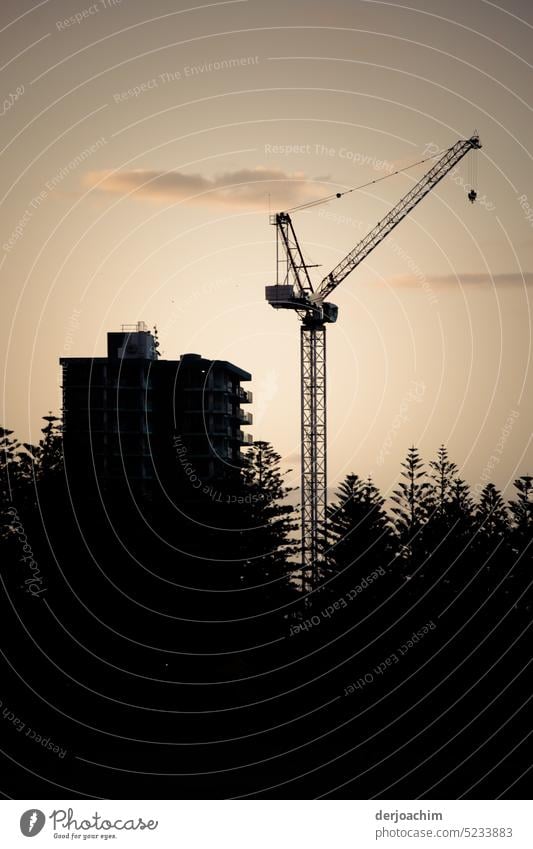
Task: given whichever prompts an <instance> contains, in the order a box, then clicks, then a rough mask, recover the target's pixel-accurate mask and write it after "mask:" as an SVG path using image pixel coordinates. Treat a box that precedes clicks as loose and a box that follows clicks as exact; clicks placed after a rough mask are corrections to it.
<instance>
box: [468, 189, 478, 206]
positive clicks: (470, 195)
mask: <svg viewBox="0 0 533 849" xmlns="http://www.w3.org/2000/svg"><path fill="white" fill-rule="evenodd" d="M476 198H477V192H476V191H474V189H470V191H469V192H468V200H469V201H470V203H474V201H475V200H476Z"/></svg>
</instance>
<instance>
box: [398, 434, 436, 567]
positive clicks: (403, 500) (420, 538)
mask: <svg viewBox="0 0 533 849" xmlns="http://www.w3.org/2000/svg"><path fill="white" fill-rule="evenodd" d="M402 469H403V471H402V474H401V477H402V480H401V481H400V483H399V484H398V486H397V488H396V489H395V490H394V492H393V494H392V501H393V502H394V504H395V506H394V507H393V508H392V512H393V514H394V517H395V526H396V533H397V535H398V540H399V543H400V546H401V549H400V554H401V557H402V558H403V559H404V560H405V563H406V569H407V573H410V572H411V571H413V570H414V569H416V568H417V566H418V565H420V563H421V562H422V560H423V558H424V553H425V539H424V528H425V525H426V523H427V521H428V518H429V516H430V515H431V512H432V510H433V509H434V505H435V498H434V490H433V488H432V486H431V484H430V482H429V481H428V480H427V474H426V469H425V466H424V463H423V461H422V460H421V458H420V455H419V453H418V450H417V448H415V447H414V446H413V447H412V448H410V449H409V450H408V452H407V457H406V459H405V461H404V462H403V463H402ZM409 577H410V574H409Z"/></svg>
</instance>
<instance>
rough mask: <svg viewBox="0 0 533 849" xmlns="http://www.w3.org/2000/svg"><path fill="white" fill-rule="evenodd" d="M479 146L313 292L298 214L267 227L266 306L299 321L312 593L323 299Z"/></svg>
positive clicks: (305, 525)
mask: <svg viewBox="0 0 533 849" xmlns="http://www.w3.org/2000/svg"><path fill="white" fill-rule="evenodd" d="M480 147H481V143H480V140H479V136H478V134H477V133H474V134H473V135H472V136H471V137H470V138H469V139H460V140H459V141H457V142H456V143H455V144H454V145H453V147H450V148H449V149H448V150H446V151H444V152H443V153H442V155H441V156H440V157H439V159H438V160H437V162H436V163H435V164H434V165H433V166H432V167H431V168H430V169H429V171H427V173H426V174H424V176H423V177H422V179H421V180H419V181H418V183H416V185H414V186H413V188H412V189H411V190H410V191H409V192H407V194H406V195H404V197H403V198H402V199H401V200H400V201H399V202H398V203H397V204H396V206H394V207H393V208H392V209H391V210H390V212H389V213H388V214H387V215H386V216H385V218H383V219H382V220H381V221H379V222H378V223H377V224H376V226H375V227H374V228H373V229H372V230H371V231H370V232H369V233H368V234H367V235H366V236H365V237H364V239H361V241H360V242H359V244H357V245H356V246H355V248H354V249H353V250H352V251H350V253H349V254H347V256H345V257H344V259H343V260H341V262H339V263H338V264H337V265H336V266H335V268H334V269H333V270H332V271H330V273H329V274H328V275H327V276H326V277H324V278H323V280H321V281H320V283H319V284H318V286H316V288H313V285H312V282H311V277H310V274H309V269H310V268H313V267H315V266H313V265H310V264H309V263H307V262H306V260H305V258H304V255H303V252H302V249H301V247H300V244H299V242H298V239H297V236H296V233H295V230H294V226H293V223H292V219H291V216H290V214H289V212H292V211H294V210H289V212H278V213H276V214H275V215H272V216H271V217H270V223H271V224H273V225H275V227H276V236H277V238H276V272H277V273H276V284H275V285H274V286H267V287H266V290H265V295H266V300H267V301H268V303H269V304H270V305H271V306H272V307H274V308H275V309H290V310H295V312H296V313H297V315H298V317H299V319H300V321H301V328H300V353H301V446H302V459H301V533H302V553H301V556H302V586H303V589H304V590H306V589H307V588H309V589H310V590H312V589H313V588H314V587H315V586H316V581H317V577H318V574H317V573H318V562H319V558H320V555H321V551H322V546H321V541H322V539H323V537H324V535H325V528H326V505H327V501H326V485H327V409H326V325H327V324H331V323H333V322H335V321H336V320H337V316H338V308H337V306H335V304H332V303H329V302H328V301H326V298H327V297H329V296H330V295H331V293H332V292H333V291H334V290H335V289H336V288H337V286H339V284H340V283H342V281H343V280H344V279H345V278H346V277H347V276H348V275H349V274H351V273H352V271H354V269H355V268H357V266H358V265H359V264H360V263H361V262H362V261H363V260H364V259H366V257H367V256H368V255H369V254H370V253H371V252H372V251H373V250H374V249H375V248H377V246H378V245H379V244H380V243H381V242H382V241H383V239H385V237H386V236H387V235H388V234H389V233H390V232H391V230H393V229H394V227H396V226H397V225H398V224H399V223H400V221H403V219H404V218H405V217H406V215H408V214H409V213H410V212H411V210H412V209H414V208H415V206H416V205H417V204H419V203H420V201H421V200H422V198H424V197H425V196H426V195H427V194H429V192H430V191H431V190H432V189H434V188H435V186H436V185H437V183H439V182H440V181H441V180H442V179H443V177H445V176H446V174H448V173H449V172H450V171H451V170H452V168H454V167H455V166H456V165H457V164H458V163H459V162H460V161H461V159H462V158H463V157H464V156H466V154H467V153H468V152H469V151H470V150H479V148H480ZM433 158H434V157H433ZM422 161H426V160H422ZM415 164H419V163H415ZM410 167H412V166H410ZM400 170H407V169H400ZM395 173H398V172H395ZM388 176H389V175H388ZM390 176H392V175H390ZM380 179H384V178H380ZM372 182H378V181H377V180H374V181H372ZM349 191H353V189H350V190H348V191H347V192H342V193H341V192H338V193H336V195H334V196H335V197H337V198H339V197H342V195H343V194H347V193H348V192H349ZM332 197H333V196H332ZM328 199H329V198H327V199H319V200H318V201H316V202H314V201H313V202H310V203H307V204H302V205H301V206H300V207H296V208H295V209H302V208H305V207H309V206H314V205H316V203H322V202H324V201H325V200H328ZM468 199H469V200H470V201H471V202H472V203H473V202H474V201H475V199H476V192H475V190H474V188H473V187H472V188H471V190H470V192H469V194H468Z"/></svg>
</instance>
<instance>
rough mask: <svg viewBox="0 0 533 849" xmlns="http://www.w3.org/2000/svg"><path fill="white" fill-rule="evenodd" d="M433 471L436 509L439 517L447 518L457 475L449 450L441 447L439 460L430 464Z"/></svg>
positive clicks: (432, 478)
mask: <svg viewBox="0 0 533 849" xmlns="http://www.w3.org/2000/svg"><path fill="white" fill-rule="evenodd" d="M429 467H430V469H431V472H430V475H429V477H430V478H431V480H432V481H433V482H434V488H435V508H436V512H437V514H438V515H439V516H441V517H443V518H445V517H446V516H447V514H448V507H449V505H450V503H451V501H452V497H453V487H454V482H455V478H456V475H457V466H456V465H455V463H452V462H450V459H449V457H448V450H447V448H446V446H445V445H441V446H440V448H439V450H438V451H437V459H436V460H432V461H431V462H430V464H429Z"/></svg>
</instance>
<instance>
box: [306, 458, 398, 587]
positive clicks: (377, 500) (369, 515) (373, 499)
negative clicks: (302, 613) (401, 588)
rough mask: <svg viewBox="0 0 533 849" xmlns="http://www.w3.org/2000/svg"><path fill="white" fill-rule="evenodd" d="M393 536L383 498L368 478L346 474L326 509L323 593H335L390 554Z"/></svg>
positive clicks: (385, 561) (384, 563) (384, 564)
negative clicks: (362, 478) (334, 497)
mask: <svg viewBox="0 0 533 849" xmlns="http://www.w3.org/2000/svg"><path fill="white" fill-rule="evenodd" d="M393 552H394V537H393V533H392V528H391V522H390V519H389V517H388V516H387V514H386V512H385V508H384V500H383V498H382V497H381V495H380V494H379V491H378V490H377V488H376V487H375V485H374V484H373V482H372V480H370V479H369V480H367V481H363V480H361V479H360V478H359V477H358V476H357V475H354V474H351V475H347V477H346V478H345V479H344V481H343V482H342V483H341V484H340V486H339V488H338V490H337V493H336V500H335V501H334V502H333V503H332V504H330V505H329V506H328V509H327V542H326V550H325V552H324V566H323V568H322V574H321V582H322V583H323V584H324V589H323V594H326V595H328V596H329V595H331V596H338V595H339V594H342V592H343V591H344V589H345V588H346V587H347V586H348V585H350V586H353V585H354V584H357V583H358V582H359V580H360V579H361V578H366V577H367V575H368V574H369V573H370V572H372V571H373V570H376V569H378V568H382V569H384V568H387V567H388V566H389V564H390V562H391V559H392V558H393V557H394V553H393Z"/></svg>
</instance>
